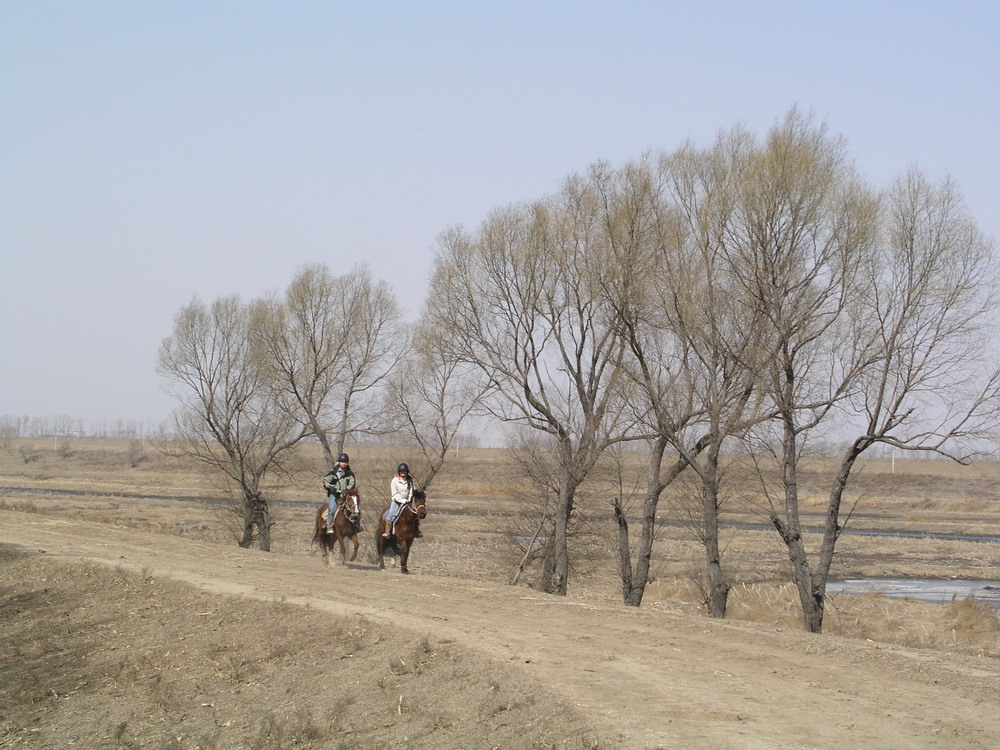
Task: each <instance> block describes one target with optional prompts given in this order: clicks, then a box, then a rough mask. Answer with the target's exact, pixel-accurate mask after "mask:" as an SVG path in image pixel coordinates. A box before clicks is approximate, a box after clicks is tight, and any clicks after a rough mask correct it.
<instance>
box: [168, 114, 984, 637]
mask: <svg viewBox="0 0 1000 750" xmlns="http://www.w3.org/2000/svg"><path fill="white" fill-rule="evenodd" d="M995 291H996V289H995V267H994V259H993V247H992V245H991V243H990V241H988V240H987V239H986V238H985V237H984V236H983V235H982V234H981V232H980V231H979V230H978V229H977V227H976V225H975V223H974V222H973V221H972V220H971V219H970V218H969V216H968V215H967V214H966V212H965V210H964V208H963V205H962V200H961V197H960V195H959V193H958V191H957V189H956V187H955V186H954V185H953V184H952V183H951V182H949V181H947V180H945V181H943V182H940V183H932V182H931V181H929V180H928V179H927V178H926V177H925V176H924V175H922V174H921V173H920V172H919V171H917V170H911V171H909V172H907V173H906V174H904V175H903V176H901V177H900V178H899V179H897V180H896V181H895V182H894V183H893V184H892V185H891V186H890V187H888V188H887V189H884V190H876V189H874V188H872V187H871V186H869V185H868V184H866V183H865V181H864V180H863V179H862V178H861V177H860V176H859V175H858V174H857V172H856V170H855V169H854V167H853V165H852V164H851V162H850V160H849V159H848V155H847V150H846V147H845V144H844V143H843V142H842V140H840V139H838V138H836V137H833V136H831V135H830V134H829V133H828V132H827V130H826V128H825V126H824V125H822V124H817V123H816V122H815V121H814V120H813V119H812V118H811V117H809V116H807V115H804V114H802V113H800V112H798V111H797V110H792V111H791V112H789V113H788V115H787V116H786V117H785V118H784V119H783V120H782V121H780V122H778V123H777V124H776V125H775V126H774V127H773V128H772V129H771V130H770V131H769V132H768V133H767V134H766V135H764V136H763V137H758V136H756V135H755V134H753V133H750V132H748V131H747V130H745V129H743V128H739V127H737V128H734V129H731V130H729V131H727V132H723V133H721V134H720V135H719V136H718V138H717V139H716V141H715V142H714V143H712V144H711V145H709V146H707V147H698V146H695V145H693V144H687V145H684V146H682V147H681V148H679V149H677V150H675V151H673V152H669V153H662V154H648V155H646V156H645V157H644V158H642V159H641V160H639V161H637V162H635V163H631V164H628V165H625V166H623V167H621V168H612V167H610V166H608V165H605V164H598V165H595V166H593V167H592V168H591V169H590V170H589V171H588V172H587V173H585V174H583V175H575V176H572V177H570V178H569V179H567V180H566V182H565V183H564V185H563V187H562V189H561V190H559V191H558V192H557V193H556V194H555V195H552V196H548V197H545V198H543V199H540V200H536V201H533V202H529V203H524V204H515V205H510V206H507V207H503V208H500V209H497V210H495V211H494V212H493V213H492V214H491V215H490V216H489V217H487V218H486V220H485V221H484V222H483V223H482V225H481V226H480V227H479V228H478V229H476V230H475V231H467V230H463V229H453V230H450V231H447V232H445V233H444V234H443V235H442V237H441V240H440V244H439V249H438V252H437V257H436V262H435V270H434V274H433V278H432V280H431V288H430V293H429V295H428V299H429V300H432V301H433V303H432V304H428V305H426V306H425V309H424V312H423V314H422V316H421V318H420V321H419V322H418V323H417V324H416V325H415V326H412V327H406V326H403V325H402V324H401V322H400V315H399V310H398V307H397V305H396V302H395V299H394V297H393V294H392V292H391V291H390V289H389V288H388V287H387V286H386V285H385V284H384V283H379V282H375V281H374V280H373V279H372V278H371V276H370V274H369V273H368V272H367V270H365V269H361V270H355V271H353V272H351V273H349V274H347V275H345V276H341V277H336V276H333V275H332V274H331V273H330V272H329V270H328V269H327V268H326V267H325V266H316V265H313V266H307V267H305V268H304V269H303V270H302V271H301V273H300V274H299V275H298V276H297V277H296V278H295V279H294V280H293V282H292V283H291V284H290V285H289V287H288V289H287V290H286V292H285V294H284V296H283V297H278V298H269V299H264V300H256V301H253V302H251V303H249V304H244V303H242V302H241V301H240V300H239V299H238V298H235V297H230V298H224V299H220V300H217V301H216V302H214V303H213V304H212V305H205V304H203V303H201V302H199V301H197V300H195V301H194V302H192V303H191V304H190V305H188V306H186V307H185V308H184V309H183V310H182V311H181V312H180V314H179V315H178V317H177V320H176V324H175V328H174V332H173V334H172V335H171V336H170V337H169V338H168V339H166V340H165V341H164V343H163V347H162V349H161V353H160V361H159V369H160V372H161V373H163V374H164V375H166V376H167V377H168V378H170V379H171V380H172V381H173V382H174V383H176V384H177V385H178V386H180V387H179V388H178V389H177V391H176V394H177V397H178V399H179V400H180V402H181V407H182V408H181V409H179V410H178V412H177V421H176V431H177V433H178V434H179V435H180V436H181V437H182V438H183V440H182V444H183V445H185V446H186V451H187V452H188V454H189V455H190V456H192V457H194V458H196V459H198V460H202V461H205V462H207V463H210V464H212V465H214V466H216V467H221V468H223V469H224V470H225V471H226V472H227V473H228V474H229V476H230V478H231V479H232V481H233V483H234V484H235V486H238V487H239V488H240V491H241V493H242V496H243V500H244V506H243V507H244V508H245V519H244V533H243V538H242V539H241V544H250V543H251V540H252V539H253V537H254V534H255V533H259V535H260V539H261V545H262V546H263V547H264V548H265V549H266V548H267V547H268V546H269V528H270V520H269V516H268V513H267V504H266V500H265V499H264V497H263V495H262V481H263V477H264V476H265V475H266V474H267V473H268V472H273V471H281V470H282V466H283V461H284V457H285V455H286V454H287V452H288V451H289V450H290V449H291V448H292V447H293V446H295V445H296V444H297V443H298V442H300V441H301V440H303V439H305V438H306V437H308V436H312V437H314V438H316V439H317V440H319V442H320V444H321V445H322V447H323V452H324V455H325V457H326V460H327V462H328V463H330V464H331V465H332V463H333V459H334V456H335V455H336V454H337V453H339V452H340V451H341V450H342V449H343V446H344V444H345V441H346V440H347V439H348V436H350V435H352V434H355V435H356V434H359V433H367V434H376V435H377V434H380V433H383V432H385V431H389V430H399V429H403V430H405V431H406V432H407V433H408V434H409V435H410V436H411V437H412V440H413V441H414V442H415V443H416V444H418V445H419V447H420V449H421V450H422V452H423V457H424V459H425V461H426V465H427V478H428V481H430V479H431V478H433V476H434V474H435V473H436V472H437V471H439V470H440V468H441V466H442V465H443V462H444V459H445V456H446V455H447V452H448V449H449V447H450V445H451V443H452V441H453V440H454V438H455V436H456V434H457V433H458V429H459V427H460V426H461V424H462V423H463V422H464V420H466V419H467V418H468V416H469V415H470V413H473V411H474V410H480V411H481V412H482V413H484V414H486V415H489V416H490V417H492V419H494V420H495V421H497V422H498V423H501V424H506V425H513V426H518V427H519V428H520V429H522V430H526V431H527V432H529V433H534V434H536V435H538V436H540V437H541V438H542V442H543V443H544V445H545V447H546V450H547V452H548V455H549V456H550V458H551V461H552V465H553V466H554V467H555V469H554V471H552V472H551V473H550V475H548V476H546V477H545V481H546V483H547V487H548V489H549V490H550V491H551V494H552V496H553V497H554V504H553V505H554V510H553V511H552V513H551V515H550V517H549V519H548V520H547V521H546V522H547V523H549V524H550V528H547V529H545V528H543V525H540V526H539V527H538V531H536V533H535V536H536V537H541V536H544V537H546V538H547V539H549V543H548V544H547V546H546V552H545V556H544V558H543V566H542V567H543V587H544V588H545V589H547V590H549V591H551V592H554V593H559V594H565V593H566V591H567V587H568V582H569V577H570V572H571V570H572V565H571V559H570V557H571V552H572V549H571V548H572V539H573V534H572V528H573V521H574V517H575V511H576V510H577V506H578V503H579V497H580V492H579V491H580V488H581V487H582V486H583V485H584V483H585V482H587V480H588V477H590V475H591V473H592V472H593V470H594V468H595V466H598V465H599V461H600V459H601V457H602V456H603V455H605V454H606V453H607V451H608V450H609V449H610V448H612V447H615V446H621V445H622V444H624V443H632V444H635V445H639V446H645V447H646V448H647V450H648V460H647V467H648V470H647V476H646V480H645V490H644V493H643V494H644V496H643V500H642V503H641V510H640V513H639V516H638V517H637V518H630V517H629V514H630V513H631V512H632V509H631V506H630V505H628V504H627V503H626V502H624V499H623V497H621V496H619V497H617V498H616V500H615V501H614V508H613V512H614V516H615V518H616V519H617V521H618V540H619V541H618V547H619V549H618V558H619V567H620V573H621V581H622V595H623V599H624V601H625V603H626V604H629V605H632V606H638V605H639V604H640V603H641V601H642V598H643V593H644V590H645V587H646V584H647V582H648V581H649V578H650V575H651V574H650V562H651V559H652V555H653V548H654V543H655V541H656V533H657V507H658V504H659V502H660V499H661V497H662V496H663V493H664V491H665V490H666V488H667V487H669V486H670V485H671V484H672V483H673V482H675V481H676V480H677V479H678V477H681V476H682V475H684V476H686V477H689V478H690V479H691V480H693V481H694V483H695V484H696V485H697V487H698V494H699V514H698V515H699V517H698V532H699V538H700V539H701V542H702V544H703V546H704V561H705V579H706V581H707V583H708V585H707V603H708V606H709V610H710V612H711V614H712V615H713V616H716V617H722V616H724V615H725V612H726V605H727V598H728V594H729V590H730V587H731V585H732V582H731V581H730V580H729V578H728V576H727V569H726V566H725V564H724V560H723V554H722V548H721V545H720V537H719V530H720V507H721V505H722V502H723V499H724V498H725V496H726V494H727V493H732V492H733V491H734V489H739V491H740V492H741V493H742V494H749V495H752V496H754V497H756V498H758V500H757V502H758V504H759V505H760V507H761V508H763V510H764V512H765V513H766V514H767V516H768V518H769V519H770V521H771V523H772V524H773V526H774V528H775V530H776V532H777V533H778V535H779V536H780V538H781V540H782V542H783V543H784V545H785V546H786V548H787V551H788V558H789V560H790V562H791V568H792V571H793V573H792V575H793V578H794V581H795V584H796V586H797V588H798V591H799V597H800V601H801V605H802V611H803V617H804V622H805V626H806V628H807V629H809V630H811V631H815V632H818V631H820V630H821V629H822V623H823V606H824V599H825V590H826V584H827V580H828V577H829V573H830V567H831V564H832V562H833V557H834V551H835V548H836V543H837V540H838V537H839V535H840V534H841V533H842V531H843V526H844V523H845V522H846V517H845V516H846V515H849V514H845V513H844V510H843V506H844V504H845V492H846V490H847V488H848V484H849V480H850V477H851V474H852V472H853V471H854V469H855V466H856V464H857V461H858V459H859V457H860V456H862V454H864V452H865V451H867V450H869V449H870V448H872V447H873V446H876V445H880V444H882V445H887V446H892V447H893V448H894V449H898V450H920V451H932V452H935V453H938V454H941V455H943V456H947V457H950V458H952V459H955V460H958V461H967V460H968V459H969V457H970V455H971V452H972V451H973V450H974V448H975V446H976V441H978V440H981V439H983V438H985V437H987V436H988V435H989V434H990V432H991V431H992V430H993V428H994V427H995V425H996V416H997V413H996V410H997V406H998V404H1000V399H998V396H1000V393H998V388H1000V374H998V373H1000V370H998V368H997V358H996V353H995V352H993V351H991V350H990V349H989V347H987V346H983V341H988V340H989V339H990V338H991V337H990V336H989V335H988V333H989V331H991V329H992V325H993V314H994V311H995V309H996V308H995V304H996V300H995ZM818 440H823V441H831V440H836V441H837V442H839V443H840V444H843V445H846V446H847V447H846V449H845V452H844V454H843V456H842V457H841V461H840V465H839V467H838V469H837V470H836V471H835V472H833V473H832V474H831V476H830V477H829V497H828V501H827V504H826V508H825V512H824V514H823V525H822V533H821V539H820V540H819V543H818V545H812V544H810V545H807V543H806V541H805V539H804V536H803V527H802V520H801V513H800V497H799V490H798V487H799V480H798V475H799V469H800V461H801V458H802V456H803V452H804V450H806V448H807V446H808V445H809V444H810V442H815V441H818ZM734 453H740V454H743V455H746V456H748V457H751V460H752V461H753V462H754V464H755V465H756V466H757V467H758V469H759V471H758V472H757V479H756V480H755V483H756V486H755V487H754V488H748V487H746V486H741V487H739V488H733V487H732V486H729V485H727V476H726V475H725V472H724V470H723V469H724V457H725V456H726V455H732V454H734ZM525 473H526V474H527V473H529V472H528V468H527V467H526V469H525ZM774 477H777V478H778V479H777V480H775V479H774ZM619 494H621V493H619ZM633 529H638V539H637V540H636V539H633V538H632V536H633V533H632V530H633ZM255 530H256V532H255Z"/></svg>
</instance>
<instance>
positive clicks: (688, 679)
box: [0, 512, 1000, 748]
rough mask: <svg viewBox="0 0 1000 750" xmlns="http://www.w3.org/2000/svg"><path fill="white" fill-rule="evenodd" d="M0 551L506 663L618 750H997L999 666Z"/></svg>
mask: <svg viewBox="0 0 1000 750" xmlns="http://www.w3.org/2000/svg"><path fill="white" fill-rule="evenodd" d="M0 528H2V529H3V531H2V532H0V541H3V542H5V543H10V544H14V545H17V546H20V547H23V548H25V549H28V550H39V551H41V550H44V553H45V554H46V555H50V556H55V557H61V558H66V559H70V560H72V559H86V560H91V561H96V562H100V563H104V564H108V565H123V566H126V567H128V568H132V569H136V570H144V569H149V570H151V571H152V572H153V573H154V574H156V575H159V576H169V577H171V578H175V579H178V580H182V581H186V582H189V583H193V584H195V585H197V586H199V587H201V588H203V589H204V590H206V591H209V592H219V593H226V594H235V595H239V596H246V597H256V598H262V599H285V600H286V601H289V602H293V603H299V604H303V605H306V604H308V605H309V606H311V607H313V608H317V609H322V610H326V611H330V612H332V613H337V614H343V615H355V614H360V615H363V616H365V617H369V618H372V619H374V620H378V621H381V622H386V623H392V624H394V625H395V626H397V627H406V628H409V629H412V630H413V631H415V632H417V633H421V634H427V635H431V636H432V637H434V638H436V639H439V640H443V641H453V642H455V643H457V644H459V645H461V646H463V647H466V648H471V649H477V650H480V651H482V652H484V655H486V656H488V657H489V658H490V659H497V660H506V661H509V662H514V663H517V664H519V665H520V668H522V669H524V670H526V671H527V673H529V674H530V675H531V677H532V678H533V679H534V680H536V681H538V682H540V683H541V684H543V685H547V686H549V687H550V688H551V690H552V692H553V693H555V694H557V695H561V696H562V697H563V698H564V699H566V700H567V701H569V702H571V703H574V704H576V705H578V706H581V707H583V708H584V709H586V711H587V712H588V713H589V714H590V715H591V716H592V717H593V718H594V720H595V722H597V723H600V724H605V725H607V726H611V727H615V728H616V729H617V730H618V731H620V732H622V733H623V734H624V736H625V738H626V740H625V742H626V745H627V746H628V747H634V748H660V747H664V748H666V747H685V748H691V747H704V748H709V747H711V748H719V747H725V748H844V747H855V748H917V747H920V748H979V747H982V748H995V747H1000V712H998V711H997V705H998V704H1000V663H998V662H997V660H995V659H988V658H984V659H976V658H973V657H966V656H958V657H952V656H949V655H946V654H942V653H939V652H929V651H928V652H925V651H915V650H908V649H901V648H894V647H891V646H886V645H881V644H874V643H864V642H859V641H855V640H848V639H842V638H838V637H835V636H828V635H823V636H811V635H809V634H806V633H803V632H798V631H789V630H787V629H781V628H769V627H767V626H760V625H753V624H749V623H735V622H726V621H723V622H717V621H713V620H710V619H708V618H689V617H683V616H675V615H670V614H666V613H662V612H656V611H652V610H648V609H640V610H635V609H630V608H625V607H617V606H605V605H595V604H593V603H590V602H583V601H578V600H574V599H573V598H572V596H570V597H567V598H559V597H550V596H546V595H542V594H538V593H536V592H533V591H531V590H529V589H524V588H514V587H510V586H506V585H503V584H502V583H498V584H497V585H487V584H483V583H479V582H462V581H459V580H456V579H454V578H450V577H448V578H446V577H440V576H434V575H430V574H427V573H426V572H424V571H423V570H422V569H421V565H419V564H418V565H414V566H413V568H414V569H415V572H414V573H413V574H412V575H410V576H402V575H400V574H399V572H398V571H397V570H394V569H390V570H387V571H384V572H379V571H378V570H376V569H375V568H374V567H373V566H371V565H368V564H366V563H358V564H356V565H353V566H351V567H349V568H347V569H343V568H341V567H339V566H336V567H331V568H330V569H329V570H327V569H324V568H323V566H322V564H321V562H320V561H319V557H318V556H311V557H302V556H292V555H272V554H265V553H261V552H258V551H254V550H243V549H239V548H237V547H222V546H218V545H213V544H208V543H204V542H197V541H191V540H186V539H182V538H178V537H166V536H156V537H152V538H151V537H149V536H148V535H143V534H141V533H139V532H136V531H133V530H129V529H122V528H115V527H110V526H107V525H103V524H96V523H87V522H73V523H69V522H66V521H63V520H60V519H53V518H47V517H44V516H39V515H33V514H24V513H17V512H0Z"/></svg>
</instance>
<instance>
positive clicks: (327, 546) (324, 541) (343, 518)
mask: <svg viewBox="0 0 1000 750" xmlns="http://www.w3.org/2000/svg"><path fill="white" fill-rule="evenodd" d="M358 498H359V495H358V491H357V490H347V491H346V492H344V494H343V495H341V497H340V501H339V502H338V503H337V509H336V510H335V511H334V513H333V533H332V534H328V533H326V513H327V504H326V503H323V504H322V505H321V506H319V508H317V510H316V531H315V533H314V534H313V541H314V542H319V545H320V547H321V548H322V552H323V564H324V565H329V564H330V552H331V550H333V545H334V544H339V545H340V564H341V565H347V562H348V560H347V548H346V547H345V546H344V540H345V539H350V540H351V541H352V542H354V551H353V552H352V553H351V562H353V561H354V558H356V557H357V556H358V530H357V528H355V526H354V524H353V523H351V520H350V519H349V518H348V517H347V508H345V504H349V508H350V511H351V513H353V514H357V513H358Z"/></svg>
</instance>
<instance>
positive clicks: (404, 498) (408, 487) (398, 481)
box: [389, 474, 413, 505]
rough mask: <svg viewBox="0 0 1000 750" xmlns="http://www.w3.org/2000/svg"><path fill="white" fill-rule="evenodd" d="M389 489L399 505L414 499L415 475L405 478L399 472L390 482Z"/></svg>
mask: <svg viewBox="0 0 1000 750" xmlns="http://www.w3.org/2000/svg"><path fill="white" fill-rule="evenodd" d="M389 491H390V492H391V493H392V501H393V502H394V503H397V504H399V505H403V504H404V503H408V502H410V500H412V499H413V477H409V479H408V480H407V479H403V477H401V476H399V474H397V475H396V476H394V477H393V478H392V482H391V483H390V484H389Z"/></svg>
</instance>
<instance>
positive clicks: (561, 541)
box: [549, 479, 576, 596]
mask: <svg viewBox="0 0 1000 750" xmlns="http://www.w3.org/2000/svg"><path fill="white" fill-rule="evenodd" d="M571 481H572V480H569V479H564V484H563V486H562V487H560V488H559V499H558V502H557V504H556V517H555V534H554V538H553V543H554V549H553V554H552V577H551V582H550V584H549V585H550V587H551V591H552V593H554V594H559V595H560V596H566V590H567V588H568V587H569V519H570V515H571V514H572V513H573V496H574V494H575V489H576V488H575V487H574V486H572V485H570V484H569V483H570V482H571Z"/></svg>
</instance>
